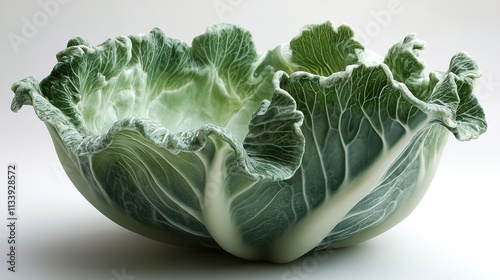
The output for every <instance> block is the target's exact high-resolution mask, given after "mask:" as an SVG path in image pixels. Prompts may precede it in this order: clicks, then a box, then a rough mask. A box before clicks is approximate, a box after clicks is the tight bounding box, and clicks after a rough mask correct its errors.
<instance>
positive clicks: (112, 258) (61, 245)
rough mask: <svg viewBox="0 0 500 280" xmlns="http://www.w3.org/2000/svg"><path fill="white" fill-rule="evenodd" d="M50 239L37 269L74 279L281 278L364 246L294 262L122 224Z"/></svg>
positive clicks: (38, 254) (39, 251)
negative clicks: (177, 240)
mask: <svg viewBox="0 0 500 280" xmlns="http://www.w3.org/2000/svg"><path fill="white" fill-rule="evenodd" d="M51 240H53V241H51V242H49V243H44V244H41V245H40V246H39V248H37V250H35V252H34V254H35V255H34V256H33V257H35V258H36V259H37V263H38V264H39V265H40V268H39V269H40V270H45V271H51V272H52V273H51V274H52V275H71V277H72V279H80V278H81V279H116V280H121V279H118V278H120V277H117V275H121V274H126V275H130V276H136V277H135V279H137V280H139V279H178V278H183V279H222V278H220V277H221V276H223V275H226V277H228V276H233V277H237V276H240V277H238V279H253V278H254V277H255V278H260V279H283V275H285V274H286V273H287V272H289V271H291V268H292V267H293V266H295V267H297V266H299V267H300V266H304V268H306V267H305V266H306V265H307V266H311V263H312V262H314V263H317V266H318V267H321V266H323V265H326V266H331V265H332V264H333V263H336V262H337V261H338V260H340V259H342V257H341V256H340V255H344V256H345V255H346V254H347V255H350V254H360V253H362V252H359V251H360V250H361V251H362V250H363V247H362V246H356V247H353V248H349V249H342V250H339V251H335V253H328V254H326V253H321V255H314V254H309V255H306V256H304V257H302V258H301V259H298V260H296V261H295V262H293V263H290V264H284V265H279V264H272V263H269V262H255V261H246V260H243V259H240V258H237V257H234V256H232V255H230V254H228V253H225V252H222V251H218V250H211V249H205V248H186V247H177V246H172V245H167V244H163V243H160V242H156V241H153V240H150V239H147V238H145V237H142V236H139V235H137V234H135V233H132V232H130V231H128V230H125V229H123V228H120V227H113V228H111V229H109V228H108V229H106V230H100V229H96V228H93V227H92V226H89V227H82V228H81V230H80V231H79V232H78V234H75V231H71V234H68V232H65V233H59V235H58V236H54V238H53V239H51ZM291 246H293V245H292V244H291ZM335 259H337V261H335ZM341 263H342V261H341ZM339 264H340V263H339ZM56 272H57V273H56ZM252 275H253V276H252ZM245 277H246V278H245ZM223 278H225V277H223ZM123 279H128V278H126V277H123ZM130 279H132V278H130ZM233 279H234V278H233Z"/></svg>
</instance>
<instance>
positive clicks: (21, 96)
mask: <svg viewBox="0 0 500 280" xmlns="http://www.w3.org/2000/svg"><path fill="white" fill-rule="evenodd" d="M423 45H424V44H423V42H421V41H419V40H417V39H416V38H415V36H414V35H410V36H407V37H406V38H404V40H403V41H402V42H401V43H398V44H396V45H395V46H393V47H392V48H391V49H390V50H389V52H388V54H387V55H386V56H385V58H382V57H379V56H377V55H375V54H373V53H372V52H371V51H369V50H365V49H364V47H363V46H362V45H361V44H360V43H359V42H357V41H356V40H355V39H353V31H352V30H351V28H350V27H348V26H340V27H334V26H333V24H331V23H330V22H327V23H324V24H319V25H310V26H307V27H305V28H304V29H303V30H302V32H301V33H300V34H299V35H298V36H297V37H296V38H294V39H293V40H292V41H291V42H290V43H289V44H283V45H280V46H278V47H276V48H275V49H273V50H271V51H268V52H265V53H258V52H257V51H256V48H255V46H254V43H253V42H252V38H251V34H250V33H249V32H247V31H246V30H244V29H242V28H240V27H237V26H233V25H227V24H218V25H214V26H211V27H210V28H208V30H207V32H206V33H205V34H202V35H200V36H199V37H197V38H195V39H194V40H193V42H192V45H191V46H188V45H187V44H185V43H182V42H180V41H178V40H175V39H171V38H168V37H166V36H165V35H164V34H163V32H162V31H161V30H159V29H154V30H152V31H151V33H149V34H141V35H136V36H128V37H117V38H112V39H109V40H107V41H106V42H104V43H103V44H101V45H98V46H92V45H90V44H89V43H88V42H87V41H86V40H85V39H83V38H80V37H78V38H75V39H72V40H70V41H69V43H68V46H67V48H66V49H65V50H63V51H61V52H60V53H58V54H57V59H58V63H57V65H56V66H55V67H54V69H53V71H52V73H51V74H50V75H49V76H48V77H46V78H45V79H43V80H42V81H41V82H40V83H38V82H37V81H36V80H35V79H34V78H32V77H29V78H26V79H24V80H21V81H19V82H17V83H15V84H14V85H13V87H12V89H13V91H14V92H15V98H14V100H13V103H12V110H13V111H17V110H19V109H20V108H21V107H22V106H23V105H27V104H29V105H32V106H33V107H34V110H35V112H36V114H37V115H38V117H39V118H40V119H41V120H42V121H44V122H45V123H46V125H47V127H48V129H49V131H50V134H51V136H52V138H53V141H54V145H55V148H56V151H57V153H58V156H59V158H60V160H61V162H62V163H63V166H64V168H65V170H66V172H67V174H68V176H69V177H70V178H71V180H72V181H73V183H74V184H75V186H76V187H77V188H78V190H79V191H80V192H81V193H82V194H83V195H84V196H85V198H86V199H88V200H89V201H90V202H91V203H92V204H93V205H94V206H95V207H96V208H97V209H98V210H99V211H101V212H102V213H103V214H104V215H106V216H108V217H109V218H110V219H112V220H113V221H115V222H116V223H118V224H120V225H122V226H123V227H125V228H128V229H130V230H132V231H135V232H138V233H140V234H143V235H145V236H148V237H150V238H154V239H157V240H160V241H164V242H168V243H173V244H181V245H195V246H196V245H204V246H209V247H215V248H220V249H223V250H225V251H227V252H229V253H231V254H234V255H236V256H239V257H241V258H245V259H251V260H259V259H264V260H269V261H272V262H289V261H292V260H294V259H296V258H298V257H300V256H301V255H303V254H305V253H307V252H309V251H311V250H317V249H325V248H338V247H343V246H348V245H351V244H356V243H359V242H363V241H365V240H367V239H369V238H372V237H374V236H376V235H378V234H380V233H382V232H384V231H386V230H387V229H389V228H391V227H393V226H394V225H396V224H397V223H398V222H400V221H401V220H402V219H404V218H405V217H406V216H407V215H408V214H409V213H410V212H411V211H412V210H413V209H414V208H415V207H416V205H417V204H418V202H419V200H420V199H421V198H422V196H423V195H424V193H425V191H426V189H427V187H428V186H429V184H430V183H431V180H432V177H433V176H434V173H435V171H436V168H437V165H438V162H439V158H440V155H441V152H442V151H443V147H444V145H445V143H446V140H447V137H448V135H449V132H450V131H451V132H452V133H453V134H454V135H455V137H456V138H457V139H458V140H460V141H465V140H469V139H474V138H477V137H478V136H479V135H480V134H482V133H483V132H485V130H486V122H485V118H484V112H483V110H482V108H481V107H480V105H479V104H478V102H477V100H476V98H475V97H474V96H473V94H472V92H473V87H474V81H475V80H476V78H478V77H479V76H480V74H479V70H478V67H477V65H476V63H475V62H474V60H473V59H472V58H470V57H469V56H468V55H467V54H465V53H458V54H457V55H455V56H454V57H453V58H452V59H451V63H450V67H449V69H448V70H447V71H445V72H431V73H430V74H429V75H427V76H426V75H425V74H424V64H423V62H422V61H421V60H420V59H419V58H418V51H419V50H421V49H423Z"/></svg>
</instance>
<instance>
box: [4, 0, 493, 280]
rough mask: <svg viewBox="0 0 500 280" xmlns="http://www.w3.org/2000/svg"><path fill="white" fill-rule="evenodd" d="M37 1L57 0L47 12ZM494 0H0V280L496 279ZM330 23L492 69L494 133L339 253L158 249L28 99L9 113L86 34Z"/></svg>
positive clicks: (262, 42)
mask: <svg viewBox="0 0 500 280" xmlns="http://www.w3.org/2000/svg"><path fill="white" fill-rule="evenodd" d="M40 3H52V5H51V6H50V9H48V8H46V5H43V4H40ZM499 3H500V2H498V1H483V0H481V1H474V2H471V1H436V0H432V1H427V0H426V1H412V2H411V1H409V0H399V1H398V0H393V1H391V0H378V1H369V2H368V1H366V2H361V1H326V0H324V1H319V0H308V1H278V0H267V1H264V0H259V1H256V0H252V1H251V0H206V1H202V0H183V1H130V0H129V1H123V0H121V1H117V0H115V1H77V0H64V1H62V0H59V2H56V0H40V1H11V0H7V1H1V2H0V20H1V21H2V24H1V25H0V35H1V37H0V38H1V39H0V44H1V48H0V55H1V60H0V61H1V68H0V69H1V72H0V89H1V94H0V128H1V130H0V131H1V136H0V169H3V171H0V182H1V183H0V184H1V186H2V187H1V188H0V254H1V255H0V278H1V279H37V280H38V279H52V280H55V279H116V280H121V279H136V280H143V279H178V278H183V279H225V278H227V279H350V280H351V279H431V280H432V279H436V280H437V279H439V280H465V279H474V280H475V279H500V265H499V263H498V259H499V258H498V252H500V242H499V241H498V236H500V230H499V226H498V225H499V218H498V217H499V214H500V206H499V205H500V204H499V203H498V198H499V197H500V191H499V189H498V188H499V187H500V184H499V181H500V180H499V179H500V168H499V167H500V163H499V159H500V151H499V150H500V148H499V146H500V145H499V144H498V140H499V139H500V137H499V136H500V113H499V111H500V106H499V101H500V97H499V89H500V73H499V72H498V65H499V62H500V59H499V57H500V39H499V38H500V37H499V32H500V19H499V17H498V11H500V4H499ZM44 7H45V8H44ZM326 20H331V21H333V22H334V23H336V24H342V23H348V24H350V25H351V26H353V27H354V28H355V29H356V30H357V31H358V34H359V35H358V38H359V40H360V41H362V42H363V43H364V44H365V46H367V47H368V48H370V49H372V50H374V51H376V52H378V53H379V54H385V52H386V51H387V50H388V48H389V47H390V46H392V45H393V44H394V43H396V42H398V41H400V40H402V39H403V38H404V36H405V35H407V34H408V33H412V32H415V33H416V34H417V36H418V37H419V38H420V39H422V40H424V41H426V42H427V49H426V50H425V51H424V52H423V53H422V54H421V57H422V58H423V59H424V60H425V61H426V63H427V67H428V70H445V69H447V66H448V63H449V59H450V58H451V56H452V55H453V54H454V53H456V52H458V51H461V50H463V51H466V52H468V53H469V54H470V55H472V56H473V57H474V58H475V59H476V60H477V62H478V63H479V66H480V68H481V70H482V72H483V77H482V78H481V80H479V82H478V84H477V95H478V98H479V100H480V102H481V103H482V104H483V106H484V109H485V111H486V114H487V120H488V122H489V130H488V132H487V133H486V134H485V135H483V136H481V137H480V138H479V139H478V140H475V141H471V142H467V143H460V142H458V141H456V140H455V139H454V138H453V137H450V140H449V144H448V146H447V148H446V150H445V153H444V155H443V159H442V162H441V165H440V168H439V170H438V173H437V175H436V177H435V179H434V181H433V183H432V185H431V187H430V190H429V191H428V193H427V194H426V196H425V197H424V199H423V201H422V202H421V204H420V205H419V206H418V208H417V209H416V210H415V211H414V212H413V213H412V214H411V215H410V217H408V218H407V219H406V220H405V221H403V222H402V223H401V224H399V225H398V226H396V227H395V228H393V229H392V230H390V231H388V232H386V233H385V234H383V235H381V236H379V237H376V238H374V239H372V240H370V241H368V242H365V243H363V244H361V245H359V246H355V247H352V248H348V249H344V250H338V251H334V252H333V254H331V255H308V256H305V257H303V258H301V259H298V260H297V261H295V262H293V263H290V264H285V265H274V264H269V263H261V262H247V261H243V260H240V259H237V258H234V257H232V256H230V255H227V254H225V253H221V252H212V251H207V250H197V249H196V250H195V249H185V248H179V247H175V246H170V245H165V244H160V243H157V242H155V241H151V240H149V239H146V238H144V237H141V236H138V235H136V234H134V233H131V232H129V231H127V230H125V229H123V228H121V227H119V226H117V225H115V224H114V223H113V222H111V221H109V220H108V219H107V218H105V217H104V216H103V215H101V214H100V213H99V212H98V211H97V210H95V209H94V208H93V207H92V206H91V205H90V204H89V203H88V202H87V201H85V200H84V198H83V197H82V196H81V195H80V194H79V193H78V192H77V191H76V189H75V188H74V187H73V185H72V184H71V183H70V181H69V180H68V179H67V177H66V175H65V174H64V172H63V171H62V168H61V165H60V164H59V161H58V159H57V157H56V154H55V151H54V149H53V146H52V142H51V141H50V138H49V134H48V132H47V131H46V128H45V126H44V125H43V123H42V122H40V121H39V120H38V119H37V118H36V116H35V114H34V112H33V110H32V108H31V107H30V106H26V107H24V108H23V109H22V110H21V111H20V112H19V113H17V114H14V113H12V112H11V111H10V109H9V107H10V102H11V100H12V97H13V94H12V92H11V91H10V86H11V84H12V83H14V82H15V81H17V80H19V79H22V78H25V77H27V76H29V75H32V76H34V77H36V78H37V79H42V78H44V77H45V76H47V75H48V74H49V72H50V70H51V69H52V67H53V66H54V64H55V63H56V59H55V54H56V53H57V52H58V51H60V50H62V49H63V48H64V47H65V45H66V42H67V41H68V40H69V39H70V38H73V37H75V36H77V35H80V36H83V37H85V38H87V39H88V40H89V41H90V42H91V43H92V44H99V43H102V42H103V41H104V40H106V39H107V38H109V37H114V36H118V35H130V34H137V33H147V32H149V31H150V30H151V29H152V28H153V27H160V28H162V29H163V30H164V31H165V33H166V34H167V35H168V36H170V37H174V38H178V39H181V40H183V41H186V42H188V43H189V42H191V40H192V39H193V38H194V37H195V36H197V35H199V34H202V33H203V32H204V30H205V29H206V27H207V26H208V25H210V24H213V23H216V22H229V23H235V24H239V25H241V26H243V27H245V28H246V29H248V30H250V31H251V32H252V33H253V35H254V41H255V43H256V45H257V48H258V49H259V50H260V51H264V50H267V49H269V48H272V47H274V46H276V45H277V44H280V43H286V42H289V41H290V39H291V38H292V37H293V36H295V35H297V34H298V33H299V30H300V29H301V27H302V26H304V25H305V24H310V23H321V22H324V21H326ZM30 24H31V25H32V26H31V27H32V28H31V29H30V28H29V27H27V26H29V25H30ZM33 27H34V28H33ZM16 36H18V37H16ZM19 37H20V38H22V39H23V40H22V41H18V40H19ZM13 38H17V39H18V40H17V41H16V40H13ZM9 163H15V164H17V165H18V178H19V179H18V201H17V202H18V205H17V206H18V209H17V211H18V212H17V213H18V217H19V220H18V231H17V239H18V240H17V241H18V251H17V257H18V258H17V267H16V268H17V272H16V273H10V272H8V271H7V263H6V258H7V257H6V254H7V244H6V237H7V227H6V224H7V220H6V219H7V206H6V201H7V198H6V188H5V186H6V173H7V171H6V169H7V165H8V164H9ZM290 246H293V244H290ZM126 276H128V278H127V277H126Z"/></svg>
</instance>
